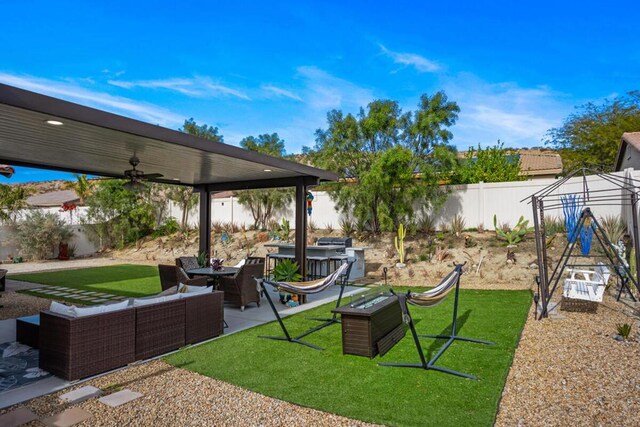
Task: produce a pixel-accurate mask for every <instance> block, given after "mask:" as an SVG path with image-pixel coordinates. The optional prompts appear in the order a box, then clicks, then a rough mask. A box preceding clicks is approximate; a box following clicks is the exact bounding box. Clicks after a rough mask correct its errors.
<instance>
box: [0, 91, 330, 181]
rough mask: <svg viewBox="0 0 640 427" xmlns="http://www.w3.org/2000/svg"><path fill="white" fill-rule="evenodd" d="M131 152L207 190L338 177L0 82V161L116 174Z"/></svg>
mask: <svg viewBox="0 0 640 427" xmlns="http://www.w3.org/2000/svg"><path fill="white" fill-rule="evenodd" d="M47 120H57V121H60V122H62V123H63V124H62V125H59V126H55V125H51V124H48V123H47ZM134 154H135V155H136V156H137V157H138V158H139V159H140V165H139V166H138V168H139V169H141V170H143V171H144V172H145V173H148V174H149V173H161V174H162V175H163V178H162V179H161V180H158V181H162V182H170V183H175V184H183V185H190V186H206V187H207V188H208V189H209V190H211V191H219V190H231V189H242V188H266V187H278V186H292V185H295V183H296V182H298V181H300V179H301V178H302V179H304V181H305V183H306V184H305V185H313V184H316V183H319V182H321V181H334V180H337V176H336V175H335V174H333V173H331V172H327V171H324V170H321V169H317V168H313V167H310V166H307V165H302V164H299V163H295V162H291V161H287V160H283V159H279V158H275V157H271V156H267V155H264V154H260V153H255V152H252V151H248V150H244V149H241V148H238V147H234V146H231V145H228V144H223V143H216V142H212V141H209V140H206V139H203V138H198V137H195V136H192V135H189V134H186V133H183V132H179V131H175V130H171V129H167V128H163V127H161V126H156V125H152V124H149V123H145V122H141V121H138V120H134V119H130V118H127V117H123V116H119V115H116V114H112V113H108V112H105V111H101V110H97V109H94V108H90V107H85V106H82V105H78V104H74V103H71V102H67V101H63V100H61V99H57V98H52V97H49V96H45V95H41V94H38V93H34V92H30V91H26V90H23V89H19V88H16V87H13V86H8V85H4V84H0V163H7V164H9V165H17V166H29V167H36V168H43V169H52V170H61V171H69V172H77V173H86V174H91V175H100V176H107V177H118V178H121V177H122V176H123V172H124V170H126V169H130V168H131V166H130V165H129V158H130V157H131V156H132V155H134Z"/></svg>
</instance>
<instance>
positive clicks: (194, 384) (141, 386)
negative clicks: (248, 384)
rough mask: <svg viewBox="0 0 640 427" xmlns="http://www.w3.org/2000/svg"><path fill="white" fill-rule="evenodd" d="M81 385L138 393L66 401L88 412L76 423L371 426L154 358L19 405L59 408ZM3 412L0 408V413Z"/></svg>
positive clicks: (42, 410)
mask: <svg viewBox="0 0 640 427" xmlns="http://www.w3.org/2000/svg"><path fill="white" fill-rule="evenodd" d="M84 385H93V386H95V387H98V388H101V389H107V388H109V387H111V390H112V391H116V390H115V387H114V386H117V387H121V388H128V389H130V390H133V391H137V392H139V393H142V394H143V395H144V396H143V397H141V398H139V399H137V400H134V401H132V402H129V403H126V404H124V405H122V406H120V407H117V408H111V407H108V406H106V405H104V404H102V403H100V402H98V400H97V399H95V398H94V399H90V400H87V401H85V402H82V403H79V404H76V405H71V406H79V407H81V408H83V409H85V410H86V411H88V412H90V413H91V414H92V417H91V418H89V419H88V420H86V421H85V422H83V423H81V424H78V426H86V427H89V426H91V427H94V426H114V427H115V426H176V425H180V426H366V425H371V424H367V423H363V422H361V421H357V420H352V419H349V418H345V417H341V416H337V415H334V414H329V413H326V412H321V411H318V410H315V409H310V408H304V407H301V406H297V405H293V404H291V403H287V402H283V401H281V400H277V399H273V398H270V397H266V396H263V395H261V394H258V393H254V392H251V391H248V390H244V389H242V388H240V387H237V386H234V385H231V384H227V383H225V382H222V381H218V380H215V379H212V378H208V377H205V376H202V375H199V374H196V373H193V372H189V371H186V370H183V369H180V368H175V367H173V366H171V365H168V364H166V363H164V362H160V361H154V362H151V363H147V364H143V365H139V366H134V367H130V368H128V369H125V370H122V371H119V372H116V373H113V374H109V375H105V376H104V377H101V378H98V379H95V380H92V381H89V382H88V383H83V384H81V385H77V386H74V387H71V388H68V389H66V390H64V391H61V392H58V393H54V394H52V395H48V396H43V397H40V398H37V399H34V400H31V401H29V402H27V403H26V404H25V405H24V406H26V407H28V408H29V409H31V410H32V411H33V412H34V413H36V414H37V415H39V416H42V417H44V416H50V415H53V414H56V413H59V412H62V411H63V410H65V409H67V408H68V407H69V406H70V405H67V404H64V403H62V402H61V400H60V399H59V398H58V396H60V395H61V394H64V393H66V392H68V391H71V390H73V389H77V388H79V387H81V386H84ZM20 406H21V405H20ZM16 407H17V406H15V407H13V408H9V410H11V409H14V408H16ZM4 412H6V411H0V414H2V413H4ZM26 425H27V426H33V427H35V426H40V425H41V424H40V423H39V422H32V423H30V424H26Z"/></svg>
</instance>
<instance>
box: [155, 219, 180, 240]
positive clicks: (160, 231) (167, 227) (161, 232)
mask: <svg viewBox="0 0 640 427" xmlns="http://www.w3.org/2000/svg"><path fill="white" fill-rule="evenodd" d="M179 230H180V224H178V220H176V219H175V218H174V217H172V216H170V217H169V218H167V219H166V221H165V222H164V224H162V225H161V226H160V227H158V228H157V229H156V230H155V231H154V232H153V237H160V236H169V235H171V234H174V233H177V232H178V231H179Z"/></svg>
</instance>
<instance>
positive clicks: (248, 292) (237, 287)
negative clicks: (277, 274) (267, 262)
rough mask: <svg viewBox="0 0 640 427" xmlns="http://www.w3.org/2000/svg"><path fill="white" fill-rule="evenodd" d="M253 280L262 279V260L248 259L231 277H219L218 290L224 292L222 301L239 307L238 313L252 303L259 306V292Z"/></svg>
mask: <svg viewBox="0 0 640 427" xmlns="http://www.w3.org/2000/svg"><path fill="white" fill-rule="evenodd" d="M254 277H255V278H261V277H264V258H257V257H249V258H247V261H246V263H245V264H244V265H243V266H242V267H240V270H238V272H237V273H236V274H234V275H233V276H231V277H220V279H219V287H218V289H219V290H221V291H223V292H224V300H225V301H226V302H230V303H233V304H236V305H239V306H240V311H244V307H245V306H246V305H247V304H249V303H252V302H255V303H257V304H258V307H259V306H260V292H259V291H258V288H257V286H256V281H255V280H254Z"/></svg>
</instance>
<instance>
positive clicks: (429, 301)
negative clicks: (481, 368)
mask: <svg viewBox="0 0 640 427" xmlns="http://www.w3.org/2000/svg"><path fill="white" fill-rule="evenodd" d="M463 265H464V264H456V266H455V268H454V269H453V271H452V272H451V273H449V274H448V275H447V276H445V278H444V279H442V281H441V282H440V284H438V286H436V287H435V288H433V289H431V290H428V291H426V292H422V293H415V292H411V291H409V292H407V293H406V294H396V295H398V300H399V302H400V308H401V309H402V313H403V316H404V318H405V322H406V323H407V324H408V325H409V329H411V334H412V336H413V341H414V343H415V346H416V350H417V352H418V356H419V357H420V363H380V364H379V365H380V366H390V367H396V368H420V369H425V370H434V371H440V372H445V373H447V374H451V375H456V376H459V377H463V378H469V379H472V380H477V379H478V378H477V377H475V376H473V375H469V374H465V373H463V372H458V371H454V370H453V369H449V368H444V367H441V366H435V363H436V362H437V361H438V359H439V358H440V356H442V355H443V354H444V352H445V351H446V350H447V349H448V348H449V346H450V345H451V344H453V342H454V341H456V340H458V341H467V342H474V343H478V344H488V345H493V344H495V343H493V342H491V341H484V340H478V339H475V338H467V337H461V336H458V329H457V326H456V324H457V320H458V297H459V293H460V276H461V275H462V266H463ZM454 289H455V293H454V295H455V300H454V302H453V319H452V321H451V334H450V335H418V332H417V331H416V327H415V323H414V322H413V318H412V317H411V312H410V311H409V306H408V304H411V305H414V306H417V307H421V308H431V307H435V306H437V305H438V304H440V303H441V302H443V301H444V300H445V299H446V298H447V295H449V293H451V291H452V290H454ZM420 338H435V339H446V340H447V342H446V343H445V344H444V345H443V346H442V347H441V348H440V350H439V351H438V352H437V353H436V354H435V356H433V357H432V358H431V359H430V360H427V358H426V357H425V355H424V351H423V350H422V345H421V344H420Z"/></svg>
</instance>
